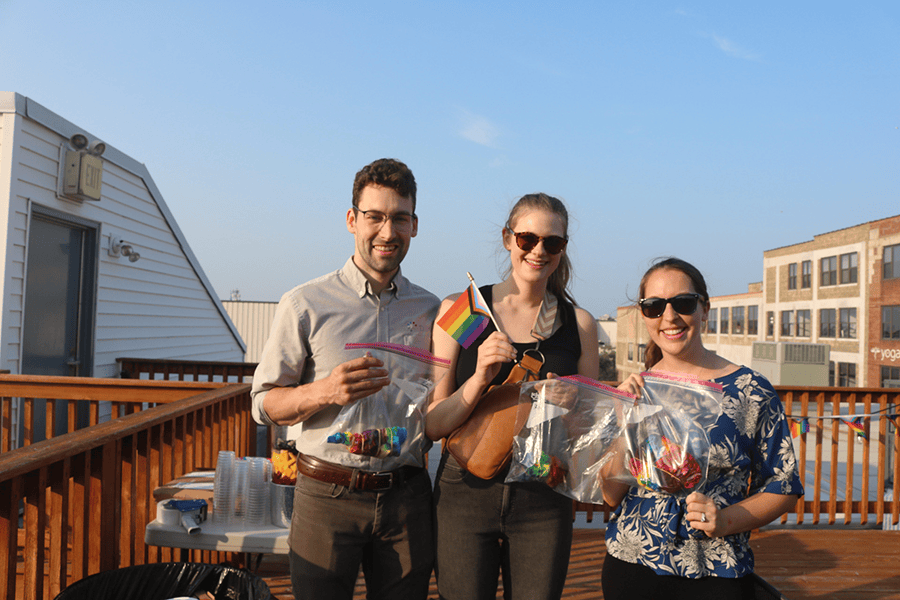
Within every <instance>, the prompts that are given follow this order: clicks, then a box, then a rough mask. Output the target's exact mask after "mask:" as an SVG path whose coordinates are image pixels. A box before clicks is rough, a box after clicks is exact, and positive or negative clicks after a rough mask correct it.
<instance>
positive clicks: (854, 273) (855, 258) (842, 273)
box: [838, 252, 859, 284]
mask: <svg viewBox="0 0 900 600" xmlns="http://www.w3.org/2000/svg"><path fill="white" fill-rule="evenodd" d="M845 259H846V261H847V263H849V264H848V265H847V266H846V267H844V261H845ZM858 280H859V255H858V254H857V253H856V252H848V253H846V254H841V256H840V257H839V258H838V283H840V284H848V283H857V281H858Z"/></svg>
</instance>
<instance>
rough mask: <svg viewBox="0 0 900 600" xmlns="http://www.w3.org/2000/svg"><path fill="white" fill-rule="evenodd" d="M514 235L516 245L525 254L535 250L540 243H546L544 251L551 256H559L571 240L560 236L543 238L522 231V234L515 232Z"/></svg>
mask: <svg viewBox="0 0 900 600" xmlns="http://www.w3.org/2000/svg"><path fill="white" fill-rule="evenodd" d="M513 235H514V236H516V245H517V246H518V247H519V248H521V249H522V250H524V251H525V252H530V251H531V250H533V249H534V247H535V246H537V245H538V242H544V250H546V251H547V252H549V253H550V254H559V253H560V252H562V251H563V248H565V247H566V244H568V243H569V240H567V239H566V238H564V237H559V236H558V235H548V236H547V237H542V236H539V235H537V234H535V233H531V232H529V231H522V232H521V233H516V232H515V231H513Z"/></svg>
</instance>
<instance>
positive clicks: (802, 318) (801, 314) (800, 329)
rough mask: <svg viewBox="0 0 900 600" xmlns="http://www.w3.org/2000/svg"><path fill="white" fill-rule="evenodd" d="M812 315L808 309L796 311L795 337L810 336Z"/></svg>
mask: <svg viewBox="0 0 900 600" xmlns="http://www.w3.org/2000/svg"><path fill="white" fill-rule="evenodd" d="M811 320H812V316H811V315H810V312H809V311H808V310H798V311H797V337H812V324H811Z"/></svg>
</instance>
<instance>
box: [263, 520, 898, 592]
mask: <svg viewBox="0 0 900 600" xmlns="http://www.w3.org/2000/svg"><path fill="white" fill-rule="evenodd" d="M751 545H752V546H753V552H754V554H755V555H756V572H757V574H758V575H759V576H760V577H762V578H763V579H764V580H765V581H766V582H768V583H769V584H771V585H772V586H773V587H775V588H776V589H777V590H778V591H779V592H781V594H782V595H783V597H785V598H788V599H789V600H889V599H894V600H896V599H898V598H900V560H898V554H900V532H898V531H881V530H876V529H768V530H765V531H760V532H757V533H755V534H754V535H753V536H752V537H751ZM605 556H606V546H605V545H604V543H603V530H602V529H576V530H575V537H574V539H573V542H572V558H571V560H570V562H569V574H568V577H567V579H566V589H565V592H564V593H563V598H564V600H594V599H600V598H603V592H602V590H601V588H600V569H601V568H602V565H603V558H604V557H605ZM258 574H259V575H260V576H262V577H263V578H264V579H265V581H266V583H267V584H268V585H269V589H270V590H271V592H272V595H273V596H274V597H275V598H278V600H293V598H294V596H293V594H292V593H291V581H290V577H289V575H288V565H287V557H285V556H274V555H273V556H268V557H266V559H265V560H264V561H263V562H262V564H261V565H260V569H259V571H258ZM437 597H438V595H437V588H436V587H435V585H434V580H433V579H432V585H431V591H430V593H429V595H428V598H429V600H436V599H437ZM770 597H771V596H770ZM363 598H365V586H364V584H363V583H362V578H360V581H359V582H358V583H357V587H356V594H355V595H354V600H362V599H363ZM497 598H503V593H502V589H501V590H498V593H497Z"/></svg>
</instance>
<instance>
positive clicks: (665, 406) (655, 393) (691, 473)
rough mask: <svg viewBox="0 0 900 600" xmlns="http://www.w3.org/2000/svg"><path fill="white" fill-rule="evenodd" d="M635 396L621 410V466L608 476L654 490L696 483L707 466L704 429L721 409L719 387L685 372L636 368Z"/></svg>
mask: <svg viewBox="0 0 900 600" xmlns="http://www.w3.org/2000/svg"><path fill="white" fill-rule="evenodd" d="M641 376H642V377H643V379H644V388H643V393H642V396H641V398H640V400H639V401H638V402H637V403H635V404H634V406H632V407H630V408H629V409H628V410H627V411H626V413H625V419H624V420H625V423H624V427H623V430H622V453H623V458H624V464H625V469H623V470H622V472H620V473H618V474H616V475H613V476H612V477H611V478H612V479H616V480H618V481H624V482H626V483H629V484H630V485H638V486H640V487H642V488H644V489H646V490H649V491H651V492H657V493H665V494H673V495H684V496H686V495H687V494H690V493H691V492H693V491H697V490H699V489H700V488H701V486H702V484H703V483H704V482H705V481H706V473H707V469H708V466H709V437H708V435H707V431H708V430H709V428H710V427H712V426H713V424H714V423H715V422H716V419H718V418H719V415H720V414H721V412H722V386H720V385H718V384H716V383H712V382H709V381H704V380H699V379H696V378H693V377H690V376H686V375H678V374H671V373H662V372H647V373H642V374H641Z"/></svg>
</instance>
